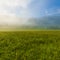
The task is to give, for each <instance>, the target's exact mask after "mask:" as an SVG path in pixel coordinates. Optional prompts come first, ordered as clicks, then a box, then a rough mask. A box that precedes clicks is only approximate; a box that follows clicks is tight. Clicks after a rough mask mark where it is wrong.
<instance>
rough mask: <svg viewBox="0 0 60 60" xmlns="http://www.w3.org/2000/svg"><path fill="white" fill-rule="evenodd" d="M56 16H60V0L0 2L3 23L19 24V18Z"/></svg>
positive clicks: (1, 0)
mask: <svg viewBox="0 0 60 60" xmlns="http://www.w3.org/2000/svg"><path fill="white" fill-rule="evenodd" d="M54 14H60V0H0V22H2V23H8V24H13V23H14V24H17V23H18V22H19V18H33V17H34V18H40V17H43V16H48V15H54ZM3 17H4V18H3ZM26 20H27V19H26ZM14 21H15V22H14ZM17 21H18V22H17ZM23 22H25V20H24V19H22V20H20V23H23ZM0 24H1V23H0Z"/></svg>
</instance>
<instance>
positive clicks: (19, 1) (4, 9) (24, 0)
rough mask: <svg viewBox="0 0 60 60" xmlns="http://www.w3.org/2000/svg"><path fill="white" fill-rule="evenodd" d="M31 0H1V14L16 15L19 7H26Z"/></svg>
mask: <svg viewBox="0 0 60 60" xmlns="http://www.w3.org/2000/svg"><path fill="white" fill-rule="evenodd" d="M30 2H31V0H0V15H1V14H3V15H15V14H16V13H15V12H12V13H11V11H13V10H16V8H17V7H19V8H23V9H26V8H27V7H28V4H29V3H30ZM13 13H14V14H13Z"/></svg>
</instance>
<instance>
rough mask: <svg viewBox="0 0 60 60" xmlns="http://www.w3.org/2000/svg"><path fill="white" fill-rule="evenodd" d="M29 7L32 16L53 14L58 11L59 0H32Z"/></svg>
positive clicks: (59, 7)
mask: <svg viewBox="0 0 60 60" xmlns="http://www.w3.org/2000/svg"><path fill="white" fill-rule="evenodd" d="M29 8H30V11H31V15H32V16H34V17H42V16H46V15H54V14H57V13H60V0H34V2H33V3H32V4H31V5H30V7H29Z"/></svg>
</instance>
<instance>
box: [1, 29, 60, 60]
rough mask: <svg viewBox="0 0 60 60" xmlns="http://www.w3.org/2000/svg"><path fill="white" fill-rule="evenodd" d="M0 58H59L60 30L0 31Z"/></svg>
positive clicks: (25, 59)
mask: <svg viewBox="0 0 60 60" xmlns="http://www.w3.org/2000/svg"><path fill="white" fill-rule="evenodd" d="M0 60H60V31H57V30H53V31H52V30H50V31H48V30H46V31H1V32H0Z"/></svg>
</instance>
